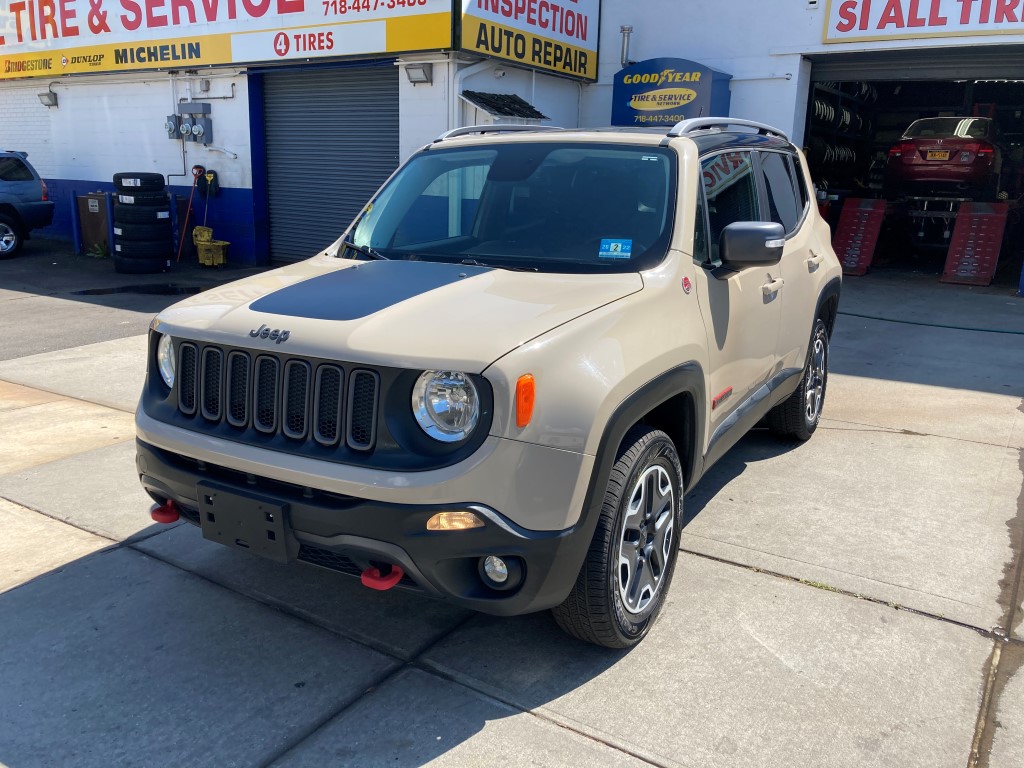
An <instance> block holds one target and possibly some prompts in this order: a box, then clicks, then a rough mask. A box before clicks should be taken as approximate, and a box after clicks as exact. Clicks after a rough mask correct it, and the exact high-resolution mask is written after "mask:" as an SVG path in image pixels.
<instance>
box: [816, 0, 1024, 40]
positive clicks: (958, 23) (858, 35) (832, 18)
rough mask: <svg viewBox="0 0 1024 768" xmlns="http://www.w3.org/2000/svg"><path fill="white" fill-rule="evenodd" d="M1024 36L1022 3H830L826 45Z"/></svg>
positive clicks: (934, 0)
mask: <svg viewBox="0 0 1024 768" xmlns="http://www.w3.org/2000/svg"><path fill="white" fill-rule="evenodd" d="M1010 34H1012V35H1024V3H1022V2H1020V0H829V5H828V12H827V13H826V16H825V34H824V42H826V43H852V42H863V41H872V40H911V39H916V38H927V37H964V36H967V35H1010Z"/></svg>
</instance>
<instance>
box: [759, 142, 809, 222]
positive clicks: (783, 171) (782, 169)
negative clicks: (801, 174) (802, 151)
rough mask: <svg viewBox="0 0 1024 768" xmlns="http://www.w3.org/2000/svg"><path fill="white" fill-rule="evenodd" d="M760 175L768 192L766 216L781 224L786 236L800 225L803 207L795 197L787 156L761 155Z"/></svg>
mask: <svg viewBox="0 0 1024 768" xmlns="http://www.w3.org/2000/svg"><path fill="white" fill-rule="evenodd" d="M761 173H762V174H763V175H764V186H765V189H766V190H767V191H768V216H769V218H770V220H771V221H774V222H775V223H776V224H781V225H782V227H783V229H785V230H786V234H787V235H788V234H789V233H790V232H792V231H793V230H794V229H796V225H797V224H798V223H800V215H801V214H802V213H803V206H802V205H801V204H800V201H799V200H797V197H796V183H795V181H794V179H793V166H792V165H791V164H790V162H789V156H788V155H783V154H780V153H778V152H762V153H761Z"/></svg>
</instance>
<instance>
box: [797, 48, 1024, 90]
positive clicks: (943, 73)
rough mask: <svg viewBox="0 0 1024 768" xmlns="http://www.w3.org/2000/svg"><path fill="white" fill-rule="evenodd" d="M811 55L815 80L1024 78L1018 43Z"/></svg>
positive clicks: (1023, 59) (812, 74)
mask: <svg viewBox="0 0 1024 768" xmlns="http://www.w3.org/2000/svg"><path fill="white" fill-rule="evenodd" d="M808 58H809V59H810V60H811V67H812V68H811V79H812V80H814V81H815V82H822V81H826V80H832V81H843V80H848V81H854V80H861V81H864V80H874V81H879V80H976V79H986V78H990V79H997V78H1004V79H1021V78H1024V57H1022V56H1021V46H1019V45H1014V46H1006V45H1001V46H1000V45H992V46H980V45H972V46H969V47H968V46H963V47H959V48H958V47H954V46H948V47H945V48H921V49H913V48H904V49H901V50H897V51H867V52H858V53H824V54H814V55H811V56H808Z"/></svg>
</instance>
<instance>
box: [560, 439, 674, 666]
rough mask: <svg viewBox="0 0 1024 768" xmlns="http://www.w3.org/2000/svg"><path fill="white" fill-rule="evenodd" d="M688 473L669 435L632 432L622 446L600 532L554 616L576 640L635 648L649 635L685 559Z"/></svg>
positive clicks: (613, 468)
mask: <svg viewBox="0 0 1024 768" xmlns="http://www.w3.org/2000/svg"><path fill="white" fill-rule="evenodd" d="M682 485H683V471H682V466H681V465H680V462H679V456H678V454H677V453H676V448H675V445H673V443H672V440H671V439H670V438H669V436H668V435H666V434H665V433H664V432H661V431H659V430H655V429H650V428H649V427H643V426H638V427H634V428H633V429H632V430H630V432H629V433H628V434H627V435H626V437H625V438H624V439H623V441H622V447H621V448H620V451H619V456H618V460H617V461H616V462H615V466H614V467H612V471H611V475H610V476H609V478H608V486H607V489H606V490H605V497H604V504H603V506H602V508H601V517H600V519H599V520H598V523H597V530H596V531H595V533H594V538H593V540H592V541H591V544H590V550H589V551H588V553H587V559H586V561H585V562H584V563H583V568H582V569H581V570H580V573H579V576H578V577H577V579H576V584H575V585H574V586H573V590H572V592H571V593H570V594H569V596H568V597H567V598H566V599H565V602H563V603H562V604H561V605H559V606H558V607H556V608H554V609H553V610H552V613H553V614H554V617H555V621H556V622H557V623H558V625H559V626H560V627H561V628H562V629H563V630H565V631H566V632H568V633H569V634H570V635H573V636H574V637H577V638H579V639H580V640H584V641H586V642H589V643H594V644H596V645H603V646H605V647H607V648H629V647H630V646H633V645H635V644H637V643H638V642H640V641H641V640H642V639H643V638H644V636H645V635H646V634H647V632H648V631H649V630H650V628H651V626H652V625H653V623H654V620H655V619H656V618H657V616H658V613H659V611H660V610H661V607H662V605H663V604H664V601H665V594H666V593H667V592H668V588H669V584H670V583H671V581H672V574H673V572H674V570H675V565H676V560H677V558H678V555H679V532H680V529H681V528H682V522H683V499H682V496H683V494H682Z"/></svg>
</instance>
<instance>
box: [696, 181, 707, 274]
mask: <svg viewBox="0 0 1024 768" xmlns="http://www.w3.org/2000/svg"><path fill="white" fill-rule="evenodd" d="M707 210H708V208H707V205H706V204H705V203H704V192H703V190H701V193H700V194H699V195H697V213H696V217H695V218H694V220H693V258H695V259H696V260H697V261H700V262H705V261H708V260H709V259H710V258H711V254H709V253H708V216H707Z"/></svg>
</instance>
